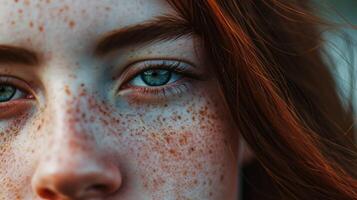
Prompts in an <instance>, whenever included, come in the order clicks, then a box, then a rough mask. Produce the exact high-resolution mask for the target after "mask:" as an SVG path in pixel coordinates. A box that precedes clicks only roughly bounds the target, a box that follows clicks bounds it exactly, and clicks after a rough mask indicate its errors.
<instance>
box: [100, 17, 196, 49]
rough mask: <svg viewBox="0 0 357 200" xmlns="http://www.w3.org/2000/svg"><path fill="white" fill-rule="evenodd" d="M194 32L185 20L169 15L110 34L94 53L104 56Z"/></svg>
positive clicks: (102, 40) (101, 40)
mask: <svg viewBox="0 0 357 200" xmlns="http://www.w3.org/2000/svg"><path fill="white" fill-rule="evenodd" d="M193 32H194V31H193V27H192V26H191V25H190V24H188V23H187V21H185V20H183V19H180V18H177V17H174V16H169V15H167V16H159V17H156V18H154V19H153V20H149V21H146V22H143V23H141V24H138V25H133V26H129V27H125V28H122V29H120V30H116V31H112V32H110V33H109V34H107V35H106V36H104V38H103V39H100V40H99V42H98V43H97V45H96V48H95V51H94V53H95V55H97V56H103V55H105V54H108V53H110V52H111V51H113V50H116V49H119V48H123V47H125V46H129V45H135V44H147V43H150V42H154V41H162V40H172V39H178V38H180V37H183V36H189V35H191V34H192V33H193Z"/></svg>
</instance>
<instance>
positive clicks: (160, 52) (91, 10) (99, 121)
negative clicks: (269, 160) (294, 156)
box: [0, 0, 240, 200]
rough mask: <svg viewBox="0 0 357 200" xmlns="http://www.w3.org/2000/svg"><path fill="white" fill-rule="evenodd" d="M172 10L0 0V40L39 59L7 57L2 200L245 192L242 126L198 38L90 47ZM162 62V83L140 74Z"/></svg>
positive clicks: (104, 0) (147, 198) (109, 2)
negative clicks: (99, 51) (106, 49)
mask: <svg viewBox="0 0 357 200" xmlns="http://www.w3.org/2000/svg"><path fill="white" fill-rule="evenodd" d="M164 14H170V15H172V16H175V15H177V13H176V12H175V10H174V9H173V8H172V7H170V5H169V4H168V3H167V2H166V1H163V0H143V1H139V0H130V1H128V0H101V1H95V0H89V1H88V0H76V1H73V0H52V1H45V0H27V1H26V0H18V1H13V0H3V1H2V2H1V4H0V27H1V28H0V45H4V46H10V47H16V48H20V49H26V50H28V51H30V52H32V53H33V54H35V55H36V58H37V59H38V60H37V62H34V63H20V62H17V61H11V62H10V61H8V60H6V59H1V58H0V85H2V89H1V87H0V91H2V92H0V96H1V95H2V98H3V100H2V101H0V111H1V112H0V185H1V189H0V190H1V191H0V199H1V200H3V199H4V200H5V199H6V200H8V199H25V200H27V199H28V200H32V199H33V200H35V199H36V200H39V199H50V200H67V199H96V200H102V199H103V200H104V199H105V200H119V199H120V200H162V199H165V200H176V199H179V200H181V199H183V200H188V199H190V200H191V199H192V200H193V199H197V200H201V199H205V200H222V199H224V200H236V199H237V196H238V191H237V188H238V170H239V166H238V161H237V160H238V156H237V155H239V149H240V148H239V145H238V143H239V142H238V139H237V138H238V137H237V134H238V133H237V129H236V126H235V125H234V123H233V122H232V119H231V117H230V115H229V109H228V108H227V106H226V105H225V103H224V101H223V100H222V99H223V96H222V95H221V92H220V89H219V84H218V83H217V81H216V80H215V78H214V74H212V73H211V71H210V70H209V67H208V65H209V62H208V61H207V59H205V56H204V49H202V47H201V46H202V45H200V41H199V38H197V37H195V36H190V37H181V38H179V39H175V40H166V41H156V42H151V43H148V44H145V45H144V44H136V45H130V46H126V47H123V48H118V49H117V50H115V51H113V52H111V53H110V54H108V55H104V56H96V55H94V54H93V51H94V49H95V45H96V42H97V41H98V40H99V39H100V38H101V37H103V36H105V35H107V34H108V33H109V32H111V31H113V30H120V29H124V28H126V27H129V26H134V25H137V24H140V23H143V22H145V21H147V20H151V19H153V18H155V17H157V16H160V15H164ZM0 52H1V51H0ZM4 60H5V61H4ZM164 65H166V66H164ZM167 65H171V66H179V67H180V68H179V70H178V71H179V72H174V71H172V69H168V68H167ZM155 66H160V70H161V71H160V72H162V73H163V75H162V76H163V77H164V78H165V74H166V75H167V74H168V73H169V74H170V76H169V77H168V76H166V78H167V82H166V83H164V84H162V83H156V84H157V85H154V86H153V85H152V84H151V85H150V84H148V80H146V79H145V78H143V76H141V75H142V74H143V72H145V71H147V70H150V69H151V68H153V69H154V67H155ZM144 67H145V69H143V68H144ZM150 67H151V68H150ZM165 67H166V68H167V69H165ZM183 69H185V70H183ZM156 70H158V69H156ZM181 71H185V73H186V71H189V73H190V74H191V75H192V76H188V75H186V74H184V73H181ZM156 72H157V71H156ZM149 78H150V77H149ZM145 80H146V82H145ZM149 80H152V79H149ZM150 83H152V82H150ZM5 86H6V87H5ZM4 88H5V89H6V90H5V89H4ZM11 91H12V92H14V94H12V95H9V94H11ZM7 95H8V96H7ZM11 96H12V97H11ZM7 97H8V99H7ZM10 97H11V98H10ZM0 99H1V98H0Z"/></svg>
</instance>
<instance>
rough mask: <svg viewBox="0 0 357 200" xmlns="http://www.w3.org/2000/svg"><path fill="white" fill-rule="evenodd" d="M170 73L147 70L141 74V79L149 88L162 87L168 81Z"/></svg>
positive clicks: (159, 70) (161, 70)
mask: <svg viewBox="0 0 357 200" xmlns="http://www.w3.org/2000/svg"><path fill="white" fill-rule="evenodd" d="M170 78H171V72H170V71H168V70H163V69H155V70H147V71H145V72H144V73H142V74H141V79H142V80H143V81H144V82H145V84H147V85H149V86H162V85H165V84H167V83H168V82H169V81H170Z"/></svg>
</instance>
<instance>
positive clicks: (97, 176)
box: [32, 167, 122, 200]
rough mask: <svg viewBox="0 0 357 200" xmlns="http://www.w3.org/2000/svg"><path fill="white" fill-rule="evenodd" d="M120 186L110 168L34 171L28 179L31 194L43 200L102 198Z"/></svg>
mask: <svg viewBox="0 0 357 200" xmlns="http://www.w3.org/2000/svg"><path fill="white" fill-rule="evenodd" d="M121 182H122V177H121V175H120V173H119V170H118V169H117V168H114V167H106V168H98V167H94V168H93V167H81V168H72V169H68V168H67V169H63V168H62V169H57V170H49V169H47V170H46V169H42V170H41V171H37V172H36V174H35V175H34V178H33V179H32V186H33V189H34V191H35V193H36V194H37V195H38V196H39V197H40V198H43V199H49V200H61V199H87V198H103V197H106V196H108V195H110V194H112V193H114V192H115V191H117V190H118V189H119V188H120V186H121Z"/></svg>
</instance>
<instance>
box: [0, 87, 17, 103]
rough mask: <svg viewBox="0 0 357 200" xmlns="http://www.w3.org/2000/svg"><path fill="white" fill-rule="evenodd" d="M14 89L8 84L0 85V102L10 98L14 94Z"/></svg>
mask: <svg viewBox="0 0 357 200" xmlns="http://www.w3.org/2000/svg"><path fill="white" fill-rule="evenodd" d="M15 93H16V89H15V88H14V87H13V86H10V85H0V103H1V102H6V101H9V100H11V98H12V97H13V96H14V95H15Z"/></svg>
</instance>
